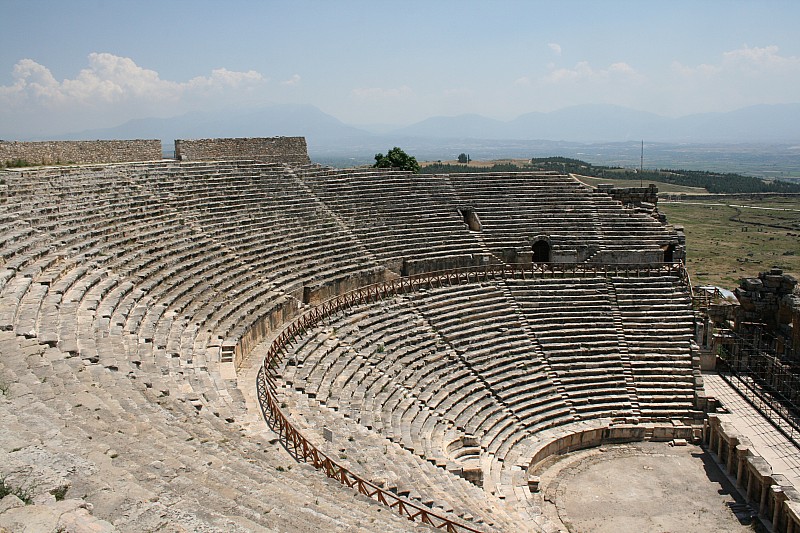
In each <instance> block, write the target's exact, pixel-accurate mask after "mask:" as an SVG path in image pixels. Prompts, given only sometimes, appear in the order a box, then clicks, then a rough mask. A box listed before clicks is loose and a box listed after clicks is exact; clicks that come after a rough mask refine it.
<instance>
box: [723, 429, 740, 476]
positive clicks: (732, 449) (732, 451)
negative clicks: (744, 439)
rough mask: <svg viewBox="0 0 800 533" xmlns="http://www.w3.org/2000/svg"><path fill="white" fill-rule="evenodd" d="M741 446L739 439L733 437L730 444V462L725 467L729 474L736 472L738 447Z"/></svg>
mask: <svg viewBox="0 0 800 533" xmlns="http://www.w3.org/2000/svg"><path fill="white" fill-rule="evenodd" d="M738 446H739V439H737V438H736V437H731V441H730V444H728V462H727V464H726V465H725V469H726V470H727V471H728V473H729V474H731V473H733V472H734V461H735V460H736V449H737V447H738Z"/></svg>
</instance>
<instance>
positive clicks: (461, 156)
mask: <svg viewBox="0 0 800 533" xmlns="http://www.w3.org/2000/svg"><path fill="white" fill-rule="evenodd" d="M458 162H459V163H461V164H462V165H463V164H465V163H469V156H468V155H467V154H465V153H464V152H461V153H460V154H458Z"/></svg>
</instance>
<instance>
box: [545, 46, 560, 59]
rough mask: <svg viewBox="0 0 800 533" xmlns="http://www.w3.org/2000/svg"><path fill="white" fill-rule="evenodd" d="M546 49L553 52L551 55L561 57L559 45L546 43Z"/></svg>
mask: <svg viewBox="0 0 800 533" xmlns="http://www.w3.org/2000/svg"><path fill="white" fill-rule="evenodd" d="M547 47H548V48H550V50H552V51H553V53H554V54H555V55H557V56H560V55H561V45H560V44H558V43H547Z"/></svg>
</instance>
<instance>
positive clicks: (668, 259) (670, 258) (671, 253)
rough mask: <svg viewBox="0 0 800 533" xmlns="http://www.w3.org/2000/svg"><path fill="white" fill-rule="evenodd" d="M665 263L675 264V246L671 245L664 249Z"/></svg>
mask: <svg viewBox="0 0 800 533" xmlns="http://www.w3.org/2000/svg"><path fill="white" fill-rule="evenodd" d="M664 262H665V263H674V262H675V245H674V244H670V245H669V246H667V247H666V248H665V249H664Z"/></svg>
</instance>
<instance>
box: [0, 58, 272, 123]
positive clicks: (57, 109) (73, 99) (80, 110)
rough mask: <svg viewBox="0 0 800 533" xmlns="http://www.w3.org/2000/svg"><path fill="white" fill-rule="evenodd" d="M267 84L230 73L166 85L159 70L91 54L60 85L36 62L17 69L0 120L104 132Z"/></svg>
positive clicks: (2, 97) (251, 75)
mask: <svg viewBox="0 0 800 533" xmlns="http://www.w3.org/2000/svg"><path fill="white" fill-rule="evenodd" d="M266 81H267V80H266V79H265V78H264V76H263V75H261V74H260V73H258V72H256V71H254V70H249V71H245V72H238V71H232V70H228V69H226V68H218V69H215V70H212V71H211V73H210V74H209V75H202V76H196V77H193V78H191V79H189V80H188V81H172V80H167V79H163V78H162V77H161V76H160V75H159V73H158V72H156V71H155V70H151V69H147V68H144V67H141V66H139V65H137V64H136V62H135V61H134V60H133V59H131V58H129V57H121V56H117V55H114V54H109V53H92V54H89V56H88V66H87V67H86V68H84V69H82V70H80V72H78V73H77V75H75V76H74V77H71V78H65V79H62V80H59V79H56V78H55V76H54V75H53V73H52V72H51V71H50V69H48V68H47V67H46V66H44V65H41V64H39V63H37V62H36V61H34V60H32V59H21V60H20V61H18V62H17V64H16V65H14V69H13V71H12V83H11V84H10V85H3V86H0V118H3V120H4V122H7V123H9V122H12V121H13V122H14V124H12V127H14V131H15V132H16V131H24V127H30V128H31V129H32V130H33V131H32V132H28V134H34V135H36V134H46V133H47V132H46V131H43V127H42V125H55V126H57V125H59V124H63V125H64V126H65V128H64V129H65V130H66V131H70V128H72V129H73V130H74V129H75V128H86V127H106V126H111V125H116V124H118V123H120V122H122V121H125V120H130V119H131V118H137V117H143V116H165V115H170V114H171V115H175V114H179V113H183V112H186V111H190V110H192V109H204V108H208V107H211V106H213V105H219V104H222V103H225V102H228V103H230V102H235V101H238V100H241V99H242V98H244V97H245V96H247V95H248V94H252V93H253V91H255V90H257V89H258V88H260V87H262V86H263V85H265V83H266Z"/></svg>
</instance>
